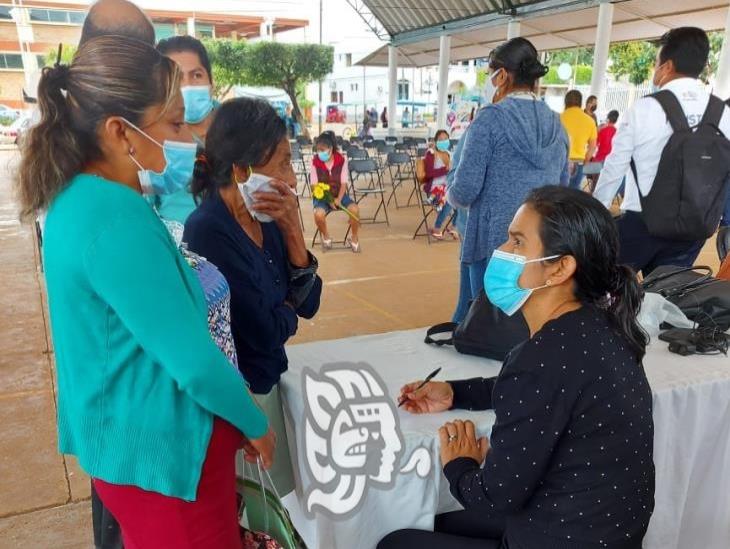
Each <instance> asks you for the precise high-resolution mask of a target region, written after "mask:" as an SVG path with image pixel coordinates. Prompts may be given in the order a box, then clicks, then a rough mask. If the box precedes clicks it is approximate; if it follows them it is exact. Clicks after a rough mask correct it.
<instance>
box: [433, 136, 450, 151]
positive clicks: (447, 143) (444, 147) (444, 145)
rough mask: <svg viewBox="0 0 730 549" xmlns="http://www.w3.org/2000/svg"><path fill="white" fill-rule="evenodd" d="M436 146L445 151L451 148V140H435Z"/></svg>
mask: <svg viewBox="0 0 730 549" xmlns="http://www.w3.org/2000/svg"><path fill="white" fill-rule="evenodd" d="M436 148H437V149H438V150H440V151H441V152H446V151H448V150H449V149H450V148H451V141H449V140H448V139H441V140H440V141H436Z"/></svg>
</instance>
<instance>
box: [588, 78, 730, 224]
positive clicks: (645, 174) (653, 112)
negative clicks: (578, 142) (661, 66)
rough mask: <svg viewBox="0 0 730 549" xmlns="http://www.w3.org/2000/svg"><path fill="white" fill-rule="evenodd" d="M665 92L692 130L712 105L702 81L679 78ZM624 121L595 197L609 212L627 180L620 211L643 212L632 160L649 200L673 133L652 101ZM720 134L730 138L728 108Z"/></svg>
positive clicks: (642, 101)
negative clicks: (622, 182) (676, 105)
mask: <svg viewBox="0 0 730 549" xmlns="http://www.w3.org/2000/svg"><path fill="white" fill-rule="evenodd" d="M662 89H663V90H670V91H671V92H672V93H674V95H676V96H677V98H678V99H679V102H680V104H681V105H682V110H683V111H684V114H685V115H686V116H687V122H688V123H689V125H690V126H696V125H697V124H699V123H700V120H702V115H704V114H705V110H706V109H707V105H708V103H709V102H710V94H709V93H708V92H707V91H705V89H704V88H703V87H702V84H701V83H700V81H699V80H695V79H694V78H678V79H676V80H672V81H671V82H668V83H667V84H666V85H664V86H663V87H662ZM621 118H622V120H621V123H620V124H619V127H618V131H617V132H616V136H615V137H614V138H613V149H612V150H611V154H609V155H608V158H606V161H605V163H604V165H603V169H602V170H601V175H600V177H599V178H598V183H597V184H596V190H595V192H594V193H593V196H595V197H596V198H597V199H598V200H600V201H601V202H602V203H603V205H604V206H606V207H607V208H608V207H610V206H611V203H612V202H613V199H614V197H615V196H616V193H617V192H618V190H619V187H620V186H621V181H622V180H623V178H624V176H626V191H625V194H624V201H623V203H622V204H621V210H622V211H632V212H640V211H641V202H640V200H639V193H638V192H637V188H636V181H635V180H634V175H633V173H632V172H631V158H632V157H633V158H634V162H635V163H636V173H637V175H638V177H639V187H640V188H641V194H642V195H643V196H646V195H647V194H649V192H650V191H651V188H652V186H653V185H654V178H655V177H656V174H657V169H658V168H659V159H660V158H661V155H662V151H663V150H664V147H665V146H666V144H667V142H668V141H669V138H670V137H671V136H672V133H673V132H672V126H671V125H670V124H669V121H668V120H667V116H666V114H664V109H662V107H661V105H659V102H658V101H657V100H656V99H653V98H651V97H644V98H642V99H639V100H638V101H636V103H634V105H633V106H632V107H631V108H630V109H629V110H628V111H627V112H626V114H625V115H624V116H622V117H621ZM720 131H722V133H723V134H725V136H726V137H730V109H728V108H727V107H725V113H724V114H723V115H722V119H721V120H720Z"/></svg>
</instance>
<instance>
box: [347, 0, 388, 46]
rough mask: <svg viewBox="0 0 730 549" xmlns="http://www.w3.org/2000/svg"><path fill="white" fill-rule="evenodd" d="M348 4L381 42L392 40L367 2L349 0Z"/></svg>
mask: <svg viewBox="0 0 730 549" xmlns="http://www.w3.org/2000/svg"><path fill="white" fill-rule="evenodd" d="M347 3H348V4H349V5H350V7H351V8H352V9H353V10H355V13H357V14H358V15H359V16H360V19H362V20H363V21H364V22H365V24H366V25H367V26H368V28H369V29H370V30H371V31H373V34H375V36H377V37H378V38H379V39H380V40H382V41H384V42H387V41H388V40H390V35H389V34H388V32H387V31H386V30H385V29H384V28H383V26H382V25H381V24H380V21H378V18H377V17H375V16H374V15H373V13H372V12H371V11H370V8H368V6H367V5H366V4H365V2H363V1H362V0H347Z"/></svg>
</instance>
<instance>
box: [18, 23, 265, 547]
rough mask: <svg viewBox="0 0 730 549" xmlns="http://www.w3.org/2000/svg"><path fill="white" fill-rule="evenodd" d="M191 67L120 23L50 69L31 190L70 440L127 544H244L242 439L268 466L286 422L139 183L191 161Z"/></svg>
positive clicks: (62, 416) (175, 180)
mask: <svg viewBox="0 0 730 549" xmlns="http://www.w3.org/2000/svg"><path fill="white" fill-rule="evenodd" d="M110 67H113V69H111V70H110ZM142 67H144V69H142ZM179 78H180V76H179V69H178V68H177V66H176V65H175V64H174V63H173V62H172V61H170V60H169V59H167V58H165V57H164V56H162V55H160V54H159V53H158V52H157V51H155V50H154V48H152V47H151V46H149V45H147V44H144V43H142V42H139V41H136V40H131V39H124V38H122V37H118V36H114V37H101V38H97V39H93V40H90V41H88V42H86V43H85V44H84V45H82V46H81V48H80V49H79V50H78V52H77V53H76V56H75V57H74V61H73V63H72V64H71V65H70V66H63V65H58V64H56V66H54V67H52V68H46V69H44V72H43V76H42V78H41V81H40V83H39V87H38V99H39V106H40V110H41V122H40V123H39V124H38V125H37V126H36V127H35V128H33V129H32V130H31V131H30V133H29V135H28V138H27V140H26V142H25V147H24V150H23V156H22V162H21V166H20V170H19V175H18V194H19V198H20V203H21V207H22V214H23V215H24V216H31V215H34V214H35V212H37V211H39V210H45V209H47V210H48V215H47V219H46V226H45V233H44V249H43V256H44V263H45V273H46V284H47V288H48V300H49V309H50V315H51V326H52V335H53V343H54V349H55V352H56V363H57V369H58V433H59V447H60V450H61V452H63V453H69V454H73V455H76V456H77V457H78V459H79V462H80V464H81V466H82V467H83V468H84V470H85V471H86V472H87V473H89V475H91V477H92V478H93V479H94V484H95V486H96V488H97V491H98V492H99V494H100V496H101V498H102V500H103V501H104V503H105V504H106V505H107V507H108V508H109V509H110V510H111V512H112V514H114V516H115V517H116V518H117V519H118V520H119V522H120V524H121V526H122V532H123V536H124V538H125V544H126V545H127V546H130V547H138V548H145V547H150V548H152V547H154V548H158V547H190V548H192V547H206V548H207V547H214V548H217V547H221V548H224V547H225V548H228V547H231V548H236V547H240V537H239V534H238V524H237V520H236V499H235V476H234V459H235V451H236V449H237V448H238V447H241V446H243V447H244V448H245V449H246V452H247V456H248V459H250V460H254V461H255V460H256V459H261V460H262V461H263V463H264V466H269V465H270V462H271V456H272V455H273V448H274V436H273V434H272V433H271V432H270V430H269V428H268V422H267V420H266V417H265V416H264V415H263V413H262V412H261V411H260V409H259V408H258V407H257V406H256V404H255V402H254V401H253V399H252V397H251V395H250V393H249V391H248V388H247V386H246V382H245V380H244V379H243V377H242V376H241V375H240V374H239V373H238V372H237V371H236V370H235V369H234V368H232V367H231V365H230V363H229V361H228V360H227V359H226V357H225V356H224V355H223V354H222V353H221V352H220V351H219V350H218V348H217V347H216V345H215V343H214V342H213V341H212V339H211V337H210V334H209V333H208V325H207V308H206V302H205V298H204V295H203V291H202V289H201V287H200V283H199V282H198V280H197V278H196V276H195V275H194V273H193V272H192V270H191V268H190V266H189V265H188V263H187V262H186V260H185V259H184V258H183V257H182V255H180V253H179V252H178V251H177V249H176V247H175V243H174V242H173V240H172V239H171V238H170V235H169V234H168V232H167V230H166V229H165V226H164V225H163V224H162V222H161V221H160V220H159V218H158V217H157V216H156V215H155V213H154V211H153V210H152V209H151V208H150V207H149V205H148V203H147V202H146V201H145V199H144V198H143V197H142V193H143V192H144V193H148V194H149V193H165V192H168V193H169V192H174V191H175V190H178V187H179V185H180V184H181V182H182V184H184V182H185V181H187V180H188V179H189V177H190V174H191V171H192V166H193V162H194V158H195V147H194V144H192V138H191V136H190V134H189V132H188V131H187V130H186V128H185V124H184V121H183V112H184V108H183V100H182V97H181V95H180V89H179V87H180V83H179ZM150 517H154V520H150Z"/></svg>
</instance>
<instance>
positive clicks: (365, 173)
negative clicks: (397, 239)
mask: <svg viewBox="0 0 730 549" xmlns="http://www.w3.org/2000/svg"><path fill="white" fill-rule="evenodd" d="M350 184H351V188H352V198H353V200H354V201H355V202H356V203H357V204H358V205H359V204H360V202H361V201H362V200H363V199H364V198H366V197H368V196H376V197H379V199H380V203H379V204H378V209H377V210H375V214H374V215H373V217H370V218H367V219H363V218H362V216H361V217H360V222H361V223H373V224H375V223H386V224H387V225H390V220H389V219H388V208H387V206H386V204H385V188H384V187H383V178H382V175H381V172H380V168H379V167H378V163H377V162H376V161H375V160H374V159H372V158H368V159H366V160H353V161H352V162H350ZM381 209H382V210H383V213H384V214H385V221H378V214H379V213H380V210H381Z"/></svg>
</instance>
